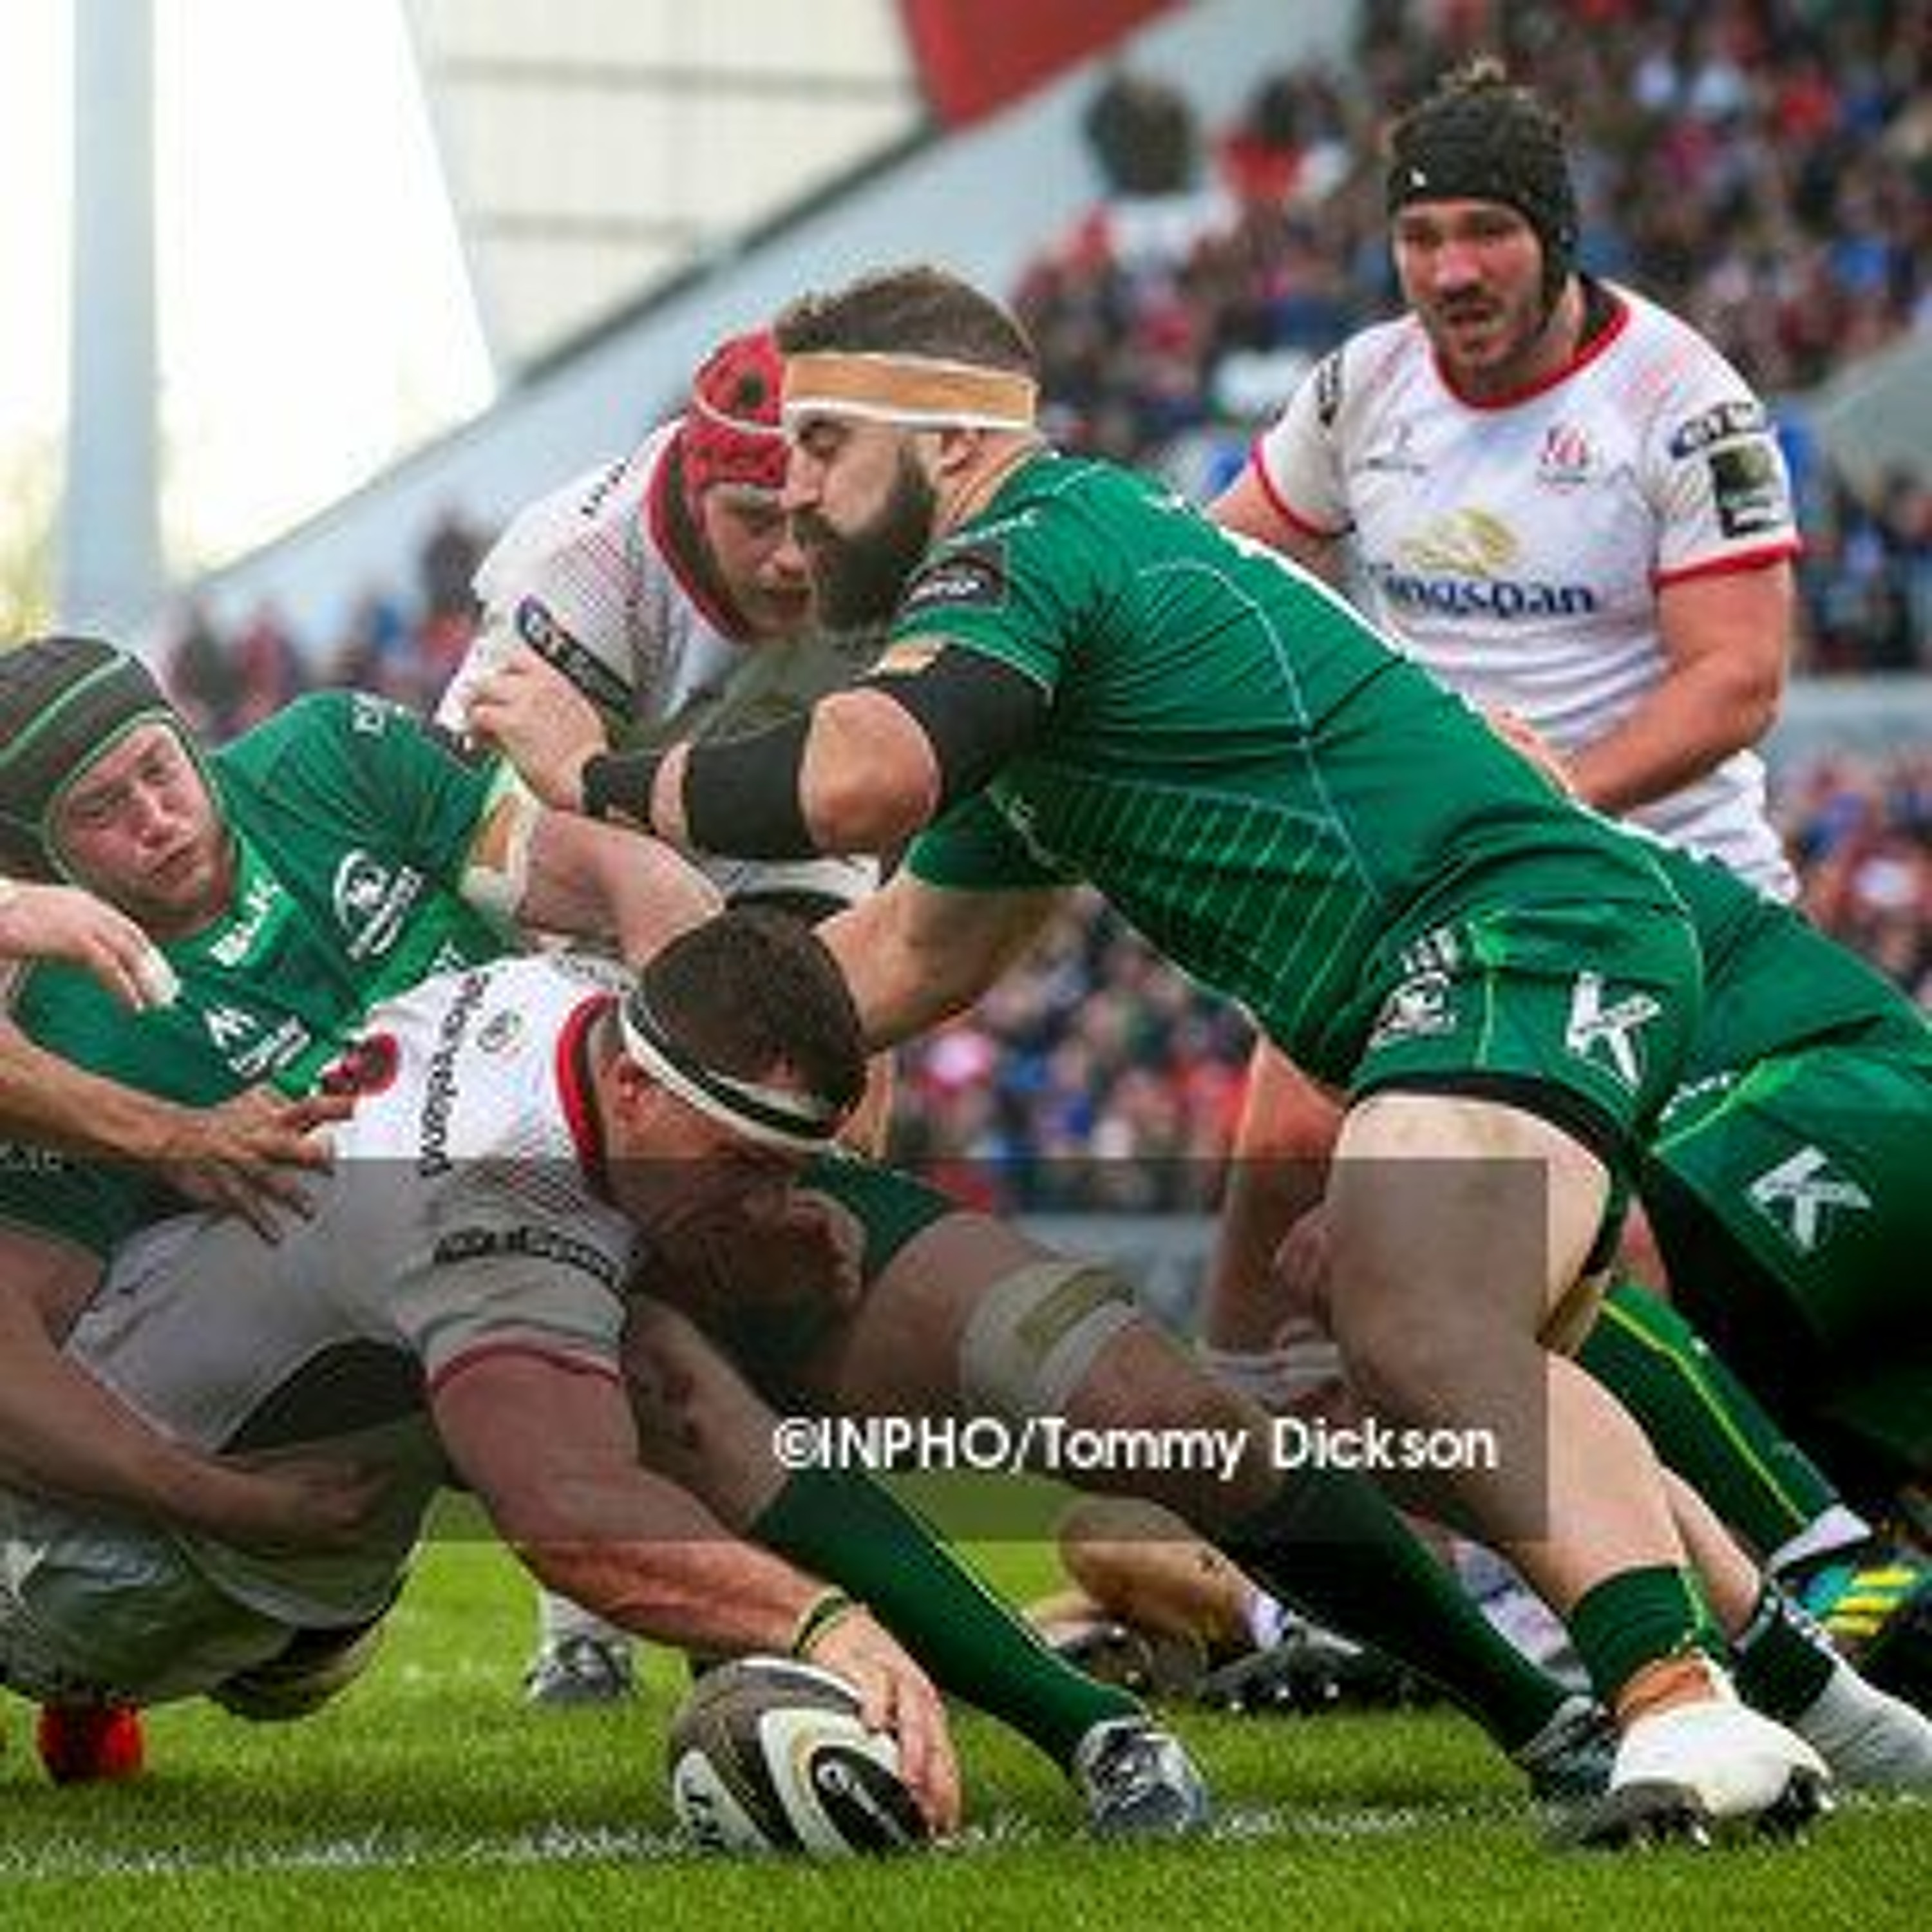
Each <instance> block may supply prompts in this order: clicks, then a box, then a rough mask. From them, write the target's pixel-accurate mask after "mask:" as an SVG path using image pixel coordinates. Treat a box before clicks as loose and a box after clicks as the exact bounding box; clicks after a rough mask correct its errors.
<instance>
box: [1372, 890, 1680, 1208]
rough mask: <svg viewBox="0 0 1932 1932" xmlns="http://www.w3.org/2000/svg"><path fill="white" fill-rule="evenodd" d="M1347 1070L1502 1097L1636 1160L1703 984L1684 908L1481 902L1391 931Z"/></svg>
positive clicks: (1616, 1158)
mask: <svg viewBox="0 0 1932 1932" xmlns="http://www.w3.org/2000/svg"><path fill="white" fill-rule="evenodd" d="M1387 965H1388V971H1387V982H1388V986H1389V988H1390V990H1389V991H1388V993H1387V994H1386V995H1385V997H1384V998H1383V1000H1382V1005H1381V1007H1380V1009H1379V1011H1378V1013H1377V1014H1376V1018H1375V1020H1374V1022H1373V1025H1372V1027H1371V1028H1370V1034H1369V1039H1368V1043H1367V1046H1366V1047H1365V1048H1364V1050H1363V1052H1362V1055H1361V1059H1360V1061H1358V1063H1357V1065H1356V1067H1355V1073H1354V1074H1353V1076H1352V1078H1351V1079H1350V1082H1349V1088H1350V1091H1351V1093H1352V1094H1353V1095H1354V1096H1355V1097H1357V1098H1360V1097H1362V1096H1364V1095H1365V1094H1371V1093H1376V1092H1380V1091H1390V1090H1397V1091H1404V1092H1417V1093H1448V1094H1465V1095H1468V1096H1470V1097H1475V1098H1489V1099H1494V1100H1499V1101H1502V1102H1505V1103H1508V1104H1509V1105H1511V1106H1516V1107H1520V1108H1522V1109H1524V1110H1525V1111H1526V1112H1530V1113H1534V1114H1538V1115H1541V1116H1543V1117H1544V1118H1546V1119H1547V1120H1549V1121H1550V1122H1551V1123H1552V1124H1554V1125H1556V1126H1557V1127H1561V1128H1562V1129H1564V1130H1565V1131H1566V1132H1568V1133H1571V1134H1572V1135H1573V1136H1574V1137H1575V1138H1576V1139H1578V1140H1580V1141H1581V1142H1583V1144H1584V1145H1586V1146H1587V1147H1589V1148H1591V1149H1592V1151H1594V1152H1595V1153H1596V1154H1597V1155H1598V1157H1599V1158H1600V1159H1601V1160H1603V1162H1604V1164H1605V1166H1607V1167H1608V1168H1609V1169H1610V1172H1611V1173H1612V1175H1613V1176H1618V1175H1625V1174H1627V1173H1628V1172H1629V1171H1630V1170H1631V1166H1632V1165H1633V1163H1634V1160H1635V1157H1636V1154H1637V1149H1638V1148H1640V1146H1641V1145H1642V1144H1643V1142H1644V1140H1645V1139H1646V1138H1647V1136H1648V1134H1649V1130H1650V1128H1651V1127H1652V1124H1653V1122H1654V1121H1655V1118H1656V1116H1657V1115H1658V1112H1660V1111H1661V1109H1662V1107H1663V1106H1664V1103H1665V1101H1666V1100H1667V1099H1668V1098H1669V1097H1670V1094H1671V1092H1672V1091H1673V1088H1675V1087H1676V1084H1677V1082H1678V1079H1679V1076H1680V1070H1681V1069H1682V1066H1683V1064H1684V1061H1685V1056H1686V1055H1687V1053H1688V1050H1689V1047H1690V1043H1691V1037H1692V1034H1693V1033H1694V1029H1695V1028H1696V1026H1697V1020H1698V1016H1699V1013H1700V1008H1701V1004H1702V1001H1703V974H1702V968H1701V965H1700V956H1699V953H1698V950H1697V938H1696V935H1695V934H1694V932H1692V930H1691V925H1690V922H1688V919H1685V917H1684V916H1683V915H1682V912H1681V910H1676V909H1673V908H1672V907H1667V906H1664V905H1661V904H1660V905H1659V906H1658V907H1656V908H1655V910H1654V912H1653V911H1652V910H1650V909H1649V908H1647V907H1642V906H1635V907H1634V906H1631V905H1627V904H1574V905H1547V904H1546V905H1536V906H1532V907H1525V908H1523V909H1521V910H1510V909H1508V908H1505V907H1495V908H1486V909H1482V910H1477V911H1475V912H1472V913H1469V914H1468V915H1466V916H1464V917H1463V918H1460V919H1456V920H1454V922H1451V923H1450V924H1448V925H1445V926H1438V927H1436V929H1434V930H1433V931H1431V932H1427V933H1425V934H1424V935H1422V936H1421V938H1413V939H1410V940H1408V941H1403V942H1397V943H1392V944H1391V947H1390V957H1389V959H1388V962H1387Z"/></svg>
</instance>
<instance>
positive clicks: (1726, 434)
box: [1667, 396, 1771, 459]
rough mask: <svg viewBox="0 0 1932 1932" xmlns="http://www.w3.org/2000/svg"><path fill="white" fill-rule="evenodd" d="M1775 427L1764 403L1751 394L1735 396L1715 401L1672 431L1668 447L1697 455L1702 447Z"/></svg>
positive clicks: (1678, 454)
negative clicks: (1725, 400) (1772, 425)
mask: <svg viewBox="0 0 1932 1932" xmlns="http://www.w3.org/2000/svg"><path fill="white" fill-rule="evenodd" d="M1770 427H1771V419H1770V417H1769V416H1768V415H1767V414H1766V412H1765V407H1764V405H1763V404H1762V403H1760V402H1759V401H1757V399H1756V398H1754V397H1751V396H1739V397H1733V398H1731V399H1730V401H1727V402H1722V403H1714V404H1712V406H1711V407H1710V408H1709V409H1708V410H1700V411H1699V412H1698V413H1697V415H1696V416H1692V417H1691V418H1690V419H1688V421H1686V422H1681V423H1679V425H1677V427H1676V429H1674V430H1673V431H1671V433H1670V443H1669V444H1668V445H1667V447H1668V449H1670V453H1671V455H1673V456H1675V457H1677V458H1680V459H1681V458H1684V457H1686V456H1695V455H1697V453H1698V452H1700V450H1706V449H1715V447H1716V446H1718V444H1719V443H1736V442H1737V441H1738V440H1739V439H1740V438H1741V437H1748V436H1762V435H1763V434H1764V433H1765V432H1766V431H1767V430H1768V429H1769V428H1770Z"/></svg>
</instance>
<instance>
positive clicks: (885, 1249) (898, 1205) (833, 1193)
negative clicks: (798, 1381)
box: [701, 1156, 960, 1396]
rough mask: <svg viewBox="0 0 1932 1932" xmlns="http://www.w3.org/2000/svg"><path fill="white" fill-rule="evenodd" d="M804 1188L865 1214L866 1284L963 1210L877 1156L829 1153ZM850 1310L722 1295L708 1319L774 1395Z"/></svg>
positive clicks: (803, 1180) (723, 1344) (710, 1330)
mask: <svg viewBox="0 0 1932 1932" xmlns="http://www.w3.org/2000/svg"><path fill="white" fill-rule="evenodd" d="M798 1187H799V1190H800V1191H801V1192H802V1193H808V1194H820V1195H823V1196H825V1197H826V1199H828V1200H830V1201H833V1202H836V1203H837V1204H838V1205H839V1206H840V1207H841V1208H844V1210H845V1211H846V1212H847V1214H850V1215H851V1216H852V1217H853V1219H854V1220H856V1221H857V1223H859V1227H860V1229H862V1232H863V1234H864V1238H865V1246H864V1249H863V1250H862V1253H861V1255H860V1256H859V1280H860V1283H861V1289H860V1292H861V1293H862V1294H863V1293H864V1292H867V1291H868V1290H869V1289H871V1286H872V1284H873V1283H874V1282H875V1281H877V1280H878V1278H879V1277H880V1276H881V1275H882V1274H884V1273H885V1271H886V1269H887V1268H889V1267H890V1266H891V1265H892V1262H893V1260H894V1259H895V1257H896V1256H898V1253H899V1251H900V1250H901V1249H902V1248H904V1247H905V1245H906V1244H907V1242H909V1241H912V1240H913V1238H914V1237H915V1236H916V1235H922V1234H923V1233H925V1232H926V1229H929V1228H930V1227H932V1226H933V1225H934V1224H935V1223H936V1222H939V1221H943V1220H944V1219H945V1218H946V1217H947V1215H949V1214H957V1213H959V1211H960V1204H959V1202H957V1201H956V1200H954V1199H953V1197H952V1196H950V1195H949V1194H944V1193H941V1191H940V1190H939V1189H938V1188H936V1187H929V1185H928V1184H926V1182H924V1181H919V1180H916V1179H914V1178H913V1176H912V1175H910V1174H907V1173H904V1172H901V1170H900V1169H897V1168H893V1167H886V1166H881V1165H880V1163H877V1161H870V1160H852V1159H848V1158H846V1157H840V1156H827V1157H822V1158H820V1159H819V1160H814V1161H813V1162H812V1163H811V1165H810V1166H808V1167H807V1168H806V1169H805V1172H803V1173H802V1175H799V1180H798ZM846 1319H847V1315H846V1313H845V1312H844V1310H836V1309H832V1308H827V1307H821V1306H820V1305H819V1304H817V1303H815V1302H814V1303H813V1304H810V1305H808V1306H805V1307H796V1308H772V1307H769V1306H760V1305H759V1304H757V1302H756V1301H750V1302H747V1303H744V1304H733V1303H732V1302H730V1301H729V1300H724V1301H720V1302H718V1303H717V1304H715V1305H714V1306H712V1307H707V1308H706V1310H705V1312H704V1313H703V1316H702V1318H701V1320H702V1325H703V1328H704V1331H705V1332H706V1334H708V1335H709V1337H711V1339H712V1340H713V1341H714V1342H715V1343H717V1344H718V1346H719V1347H720V1348H721V1349H723V1350H724V1352H725V1353H726V1354H727V1355H728V1356H730V1358H731V1360H732V1361H734V1362H735V1363H736V1364H737V1365H738V1367H739V1368H740V1369H742V1370H744V1372H745V1373H746V1374H747V1375H748V1376H749V1377H750V1378H751V1381H752V1382H753V1383H754V1385H756V1386H757V1388H759V1389H760V1391H762V1392H763V1393H764V1394H766V1395H768V1396H769V1395H774V1394H778V1393H781V1392H782V1391H784V1390H785V1389H786V1388H787V1387H788V1383H787V1378H786V1374H785V1371H786V1370H787V1368H789V1367H792V1366H794V1365H796V1364H798V1363H799V1362H801V1361H803V1360H805V1358H806V1357H807V1356H808V1355H811V1354H812V1353H813V1352H814V1350H815V1349H817V1347H818V1346H819V1344H820V1343H821V1342H823V1340H825V1338H826V1336H827V1335H829V1334H831V1333H832V1331H833V1330H835V1328H838V1327H839V1326H840V1325H841V1324H842V1323H843V1322H844V1321H845V1320H846Z"/></svg>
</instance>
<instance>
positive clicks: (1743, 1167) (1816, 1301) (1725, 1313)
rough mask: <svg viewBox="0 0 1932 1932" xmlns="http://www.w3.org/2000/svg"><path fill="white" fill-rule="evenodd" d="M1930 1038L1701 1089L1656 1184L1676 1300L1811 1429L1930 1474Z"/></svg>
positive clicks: (1672, 1122) (1811, 1059)
mask: <svg viewBox="0 0 1932 1932" xmlns="http://www.w3.org/2000/svg"><path fill="white" fill-rule="evenodd" d="M1928 1151H1932V1039H1926V1040H1910V1039H1909V1038H1908V1039H1906V1040H1900V1039H1899V1037H1897V1033H1896V1031H1894V1034H1892V1035H1891V1037H1889V1038H1883V1039H1874V1040H1839V1041H1830V1042H1826V1043H1823V1044H1821V1045H1818V1046H1810V1047H1806V1048H1803V1049H1800V1050H1799V1051H1798V1052H1795V1053H1793V1054H1790V1055H1783V1056H1780V1057H1777V1058H1771V1059H1767V1060H1763V1061H1760V1062H1758V1063H1757V1064H1756V1065H1755V1066H1754V1067H1749V1068H1748V1069H1745V1070H1743V1071H1742V1072H1739V1073H1717V1074H1714V1075H1712V1076H1709V1077H1708V1078H1706V1079H1700V1080H1698V1081H1697V1082H1694V1083H1692V1084H1691V1085H1690V1086H1688V1087H1687V1088H1685V1090H1684V1091H1683V1092H1682V1093H1681V1094H1679V1095H1677V1096H1676V1097H1674V1098H1673V1100H1672V1102H1671V1103H1670V1106H1669V1107H1668V1108H1667V1110H1666V1112H1665V1114H1664V1121H1663V1123H1662V1125H1661V1129H1660V1131H1659V1133H1658V1136H1657V1139H1656V1141H1655V1144H1654V1145H1653V1147H1652V1151H1651V1153H1650V1156H1649V1161H1648V1163H1647V1164H1646V1170H1645V1172H1644V1175H1643V1179H1642V1186H1643V1194H1644V1198H1645V1202H1646V1205H1647V1207H1648V1208H1649V1211H1650V1214H1651V1219H1652V1224H1653V1226H1654V1227H1655V1230H1656V1232H1657V1236H1658V1242H1659V1244H1660V1246H1661V1247H1662V1250H1663V1252H1664V1259H1665V1261H1666V1262H1667V1264H1668V1265H1669V1268H1670V1277H1671V1284H1672V1292H1673V1297H1674V1298H1675V1299H1676V1301H1678V1302H1679V1304H1681V1305H1682V1307H1683V1309H1684V1310H1685V1313H1686V1314H1687V1315H1688V1316H1690V1317H1691V1319H1692V1320H1693V1321H1694V1322H1696V1323H1697V1325H1698V1326H1699V1327H1700V1328H1701V1329H1703V1331H1704V1332H1705V1333H1706V1335H1707V1336H1708V1337H1709V1339H1710V1340H1712V1343H1714V1344H1715V1346H1717V1347H1718V1349H1719V1351H1720V1352H1721V1353H1722V1354H1723V1355H1724V1356H1725V1357H1726V1358H1727V1360H1729V1361H1730V1362H1731V1363H1732V1364H1733V1366H1734V1367H1736V1368H1737V1369H1738V1370H1739V1372H1740V1373H1742V1374H1743V1375H1744V1376H1745V1378H1746V1379H1747V1380H1748V1381H1749V1382H1751V1383H1752V1384H1753V1385H1754V1387H1757V1388H1759V1389H1760V1393H1761V1394H1763V1395H1764V1396H1766V1398H1767V1399H1768V1400H1771V1401H1772V1404H1773V1406H1774V1407H1775V1409H1778V1412H1780V1414H1781V1417H1782V1418H1783V1419H1784V1420H1785V1421H1786V1422H1787V1424H1788V1425H1790V1426H1793V1427H1794V1430H1796V1433H1800V1434H1803V1433H1805V1427H1804V1426H1803V1424H1805V1423H1810V1424H1815V1425H1817V1427H1820V1428H1821V1429H1822V1430H1825V1431H1826V1432H1828V1433H1832V1434H1835V1435H1840V1436H1850V1437H1853V1438H1855V1439H1858V1441H1859V1442H1861V1443H1862V1444H1863V1445H1864V1446H1865V1448H1867V1450H1869V1451H1870V1452H1871V1453H1872V1454H1873V1455H1875V1456H1879V1457H1885V1458H1888V1459H1891V1460H1893V1461H1894V1462H1895V1463H1897V1464H1898V1465H1900V1466H1901V1467H1902V1469H1903V1471H1904V1472H1906V1473H1909V1474H1918V1475H1922V1474H1924V1473H1925V1472H1927V1471H1928V1470H1932V1292H1928V1291H1927V1287H1926V1280H1927V1260H1926V1257H1927V1256H1928V1255H1932V1184H1928V1182H1929V1181H1932V1177H1928V1174H1927V1166H1926V1162H1927V1154H1928Z"/></svg>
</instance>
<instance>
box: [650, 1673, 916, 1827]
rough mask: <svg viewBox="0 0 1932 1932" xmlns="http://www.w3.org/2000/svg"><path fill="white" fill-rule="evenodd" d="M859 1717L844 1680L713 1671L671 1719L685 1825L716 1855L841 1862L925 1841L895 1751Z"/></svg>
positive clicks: (673, 1764)
mask: <svg viewBox="0 0 1932 1932" xmlns="http://www.w3.org/2000/svg"><path fill="white" fill-rule="evenodd" d="M670 1795H671V1804H672V1807H673V1809H674V1810H675V1811H676V1814H677V1817H678V1821H679V1823H680V1824H681V1825H682V1826H683V1827H684V1829H685V1831H686V1832H688V1833H689V1834H690V1835H691V1838H693V1839H694V1841H696V1842H697V1844H698V1845H699V1846H700V1847H701V1848H702V1849H705V1850H706V1851H715V1852H739V1853H743V1852H795V1853H796V1852H802V1853H803V1854H804V1855H806V1856H807V1857H809V1858H845V1857H849V1856H850V1855H853V1854H854V1853H857V1852H890V1851H897V1850H900V1849H903V1848H904V1847H905V1846H909V1845H916V1844H919V1843H922V1842H923V1841H925V1838H926V1822H925V1820H923V1819H922V1817H920V1815H919V1808H918V1806H917V1805H916V1804H915V1803H914V1802H913V1796H912V1793H910V1790H907V1787H906V1786H905V1784H904V1781H902V1780H901V1778H900V1776H899V1769H898V1745H897V1744H896V1743H895V1742H894V1741H893V1740H892V1738H891V1737H890V1736H887V1735H885V1734H883V1733H879V1732H874V1731H868V1730H866V1728H865V1726H864V1725H863V1724H862V1723H861V1722H860V1721H859V1697H858V1694H857V1693H856V1691H853V1688H852V1687H851V1686H850V1685H849V1684H847V1682H845V1680H844V1679H843V1678H842V1677H835V1676H833V1675H832V1673H831V1672H829V1671H827V1670H817V1669H814V1667H812V1666H811V1665H810V1664H798V1663H795V1662H793V1661H792V1660H791V1659H790V1658H783V1657H746V1658H739V1660H738V1661H736V1662H735V1663H732V1664H723V1665H721V1666H719V1667H718V1668H717V1669H716V1670H712V1671H709V1672H707V1673H706V1675H705V1676H703V1677H701V1678H700V1679H699V1680H698V1681H697V1683H696V1684H695V1685H694V1686H693V1687H692V1688H691V1694H690V1695H689V1696H688V1697H686V1698H685V1700H684V1703H683V1704H682V1706H680V1707H679V1710H678V1712H677V1715H676V1717H675V1718H673V1720H672V1721H671V1729H670Z"/></svg>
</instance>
